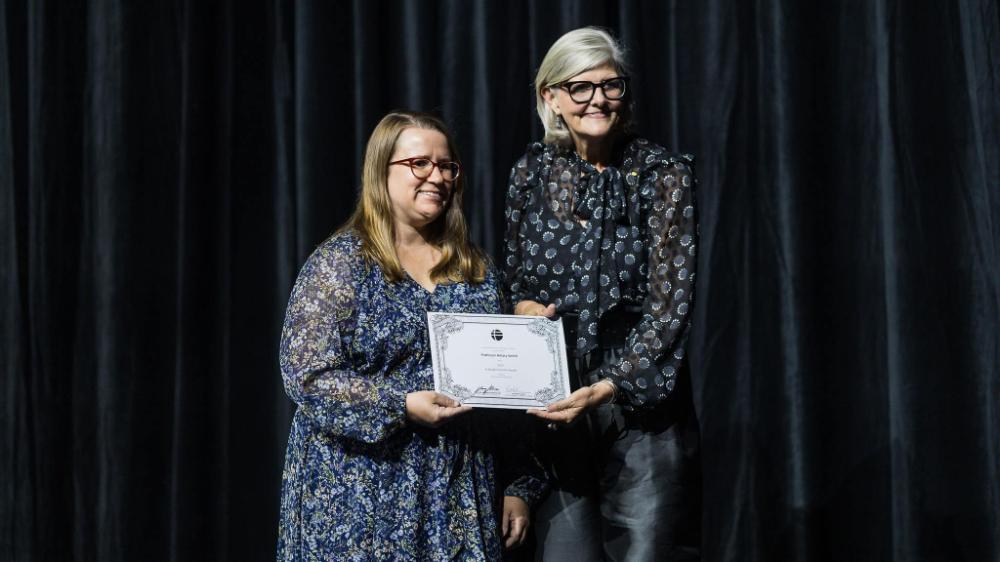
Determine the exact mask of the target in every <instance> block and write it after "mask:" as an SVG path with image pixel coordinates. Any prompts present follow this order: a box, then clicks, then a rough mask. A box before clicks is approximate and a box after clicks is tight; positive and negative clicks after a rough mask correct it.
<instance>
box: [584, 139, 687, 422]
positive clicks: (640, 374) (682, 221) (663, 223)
mask: <svg viewBox="0 0 1000 562" xmlns="http://www.w3.org/2000/svg"><path fill="white" fill-rule="evenodd" d="M693 164H694V163H693V159H692V158H691V157H690V156H671V157H664V158H663V159H661V160H659V161H658V162H656V163H655V164H653V165H651V166H650V167H648V168H646V169H645V170H643V172H642V178H641V182H642V185H641V193H640V195H641V197H642V199H643V201H644V206H645V212H644V213H643V214H644V215H645V217H646V222H647V228H646V235H645V237H646V240H645V247H646V252H647V254H646V256H647V268H648V269H647V271H648V283H649V290H648V293H647V297H646V299H645V302H643V306H642V312H643V314H642V319H641V320H640V321H639V323H638V324H637V325H635V326H633V327H632V328H631V330H630V331H629V335H628V338H627V340H626V341H627V343H628V345H627V347H626V349H625V351H624V353H623V354H622V357H621V359H620V360H619V361H618V362H617V363H616V364H613V365H610V366H607V367H605V368H604V369H602V370H603V371H604V372H603V373H601V374H602V375H603V376H606V377H607V378H609V379H611V381H612V382H613V383H615V385H616V386H617V387H618V389H619V392H620V394H621V396H620V398H622V399H623V400H622V401H623V402H625V403H627V404H630V405H632V406H635V407H653V406H655V405H656V404H658V403H660V402H662V401H663V400H665V399H666V398H667V396H668V395H669V394H670V392H671V391H672V390H673V388H674V385H675V378H676V375H677V370H678V368H679V367H680V365H681V363H682V362H683V360H684V346H685V343H686V341H687V335H688V331H689V328H690V307H691V302H692V296H693V289H694V277H695V246H696V242H697V237H698V229H697V217H696V213H695V192H694V188H695V176H694V170H693Z"/></svg>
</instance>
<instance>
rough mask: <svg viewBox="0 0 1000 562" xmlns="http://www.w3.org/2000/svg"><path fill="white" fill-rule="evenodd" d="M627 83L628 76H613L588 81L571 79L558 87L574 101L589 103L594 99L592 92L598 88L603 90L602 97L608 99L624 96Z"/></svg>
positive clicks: (617, 98)
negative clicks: (599, 80)
mask: <svg viewBox="0 0 1000 562" xmlns="http://www.w3.org/2000/svg"><path fill="white" fill-rule="evenodd" d="M627 85H628V76H615V77H614V78H608V79H607V80H602V81H601V82H588V81H586V80H573V81H570V82H563V83H562V84H559V87H560V88H562V89H563V90H566V93H568V94H569V99H571V100H573V101H574V102H576V103H590V100H592V99H594V92H595V91H597V88H600V89H601V91H602V92H604V97H605V98H607V99H609V100H620V99H622V98H623V97H625V87H626V86H627Z"/></svg>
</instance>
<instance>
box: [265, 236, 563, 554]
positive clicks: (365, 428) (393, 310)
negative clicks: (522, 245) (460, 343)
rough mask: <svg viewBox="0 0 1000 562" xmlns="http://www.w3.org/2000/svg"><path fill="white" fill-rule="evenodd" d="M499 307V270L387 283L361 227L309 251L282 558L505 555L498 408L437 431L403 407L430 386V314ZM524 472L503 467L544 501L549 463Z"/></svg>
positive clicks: (294, 328)
mask: <svg viewBox="0 0 1000 562" xmlns="http://www.w3.org/2000/svg"><path fill="white" fill-rule="evenodd" d="M500 310H501V298H500V292H499V289H498V285H497V276H496V274H495V273H494V272H493V271H492V270H491V271H490V272H489V273H488V276H487V279H486V281H485V282H484V283H481V284H478V285H474V284H468V283H449V284H441V285H438V287H437V288H436V289H435V290H434V291H433V292H429V291H427V290H426V289H424V288H423V287H421V286H420V285H419V284H418V283H416V282H415V281H414V280H412V279H410V278H407V279H405V280H403V281H401V282H398V283H390V282H388V281H386V279H385V277H384V275H383V273H382V271H381V269H380V268H379V267H378V266H377V265H373V264H371V263H369V262H367V261H366V260H364V259H363V258H362V257H361V254H360V241H359V239H358V238H357V236H355V235H354V234H352V233H342V234H338V235H336V236H334V237H332V238H330V239H329V240H327V241H326V242H325V243H324V244H322V245H321V246H320V247H319V248H318V249H317V250H316V251H315V252H314V253H313V254H312V256H310V257H309V259H308V261H307V262H306V264H305V265H304V266H303V268H302V271H301V272H300V274H299V278H298V280H297V281H296V284H295V287H294V289H293V291H292V296H291V299H290V302H289V305H288V311H287V315H286V319H285V325H284V329H283V333H282V339H281V350H280V360H281V361H280V362H281V371H282V377H283V379H284V384H285V390H286V391H287V393H288V395H289V396H290V397H291V398H292V400H294V401H295V402H296V404H297V405H298V408H297V410H296V412H295V416H294V418H293V421H292V428H291V432H290V435H289V440H288V450H287V454H286V460H285V469H284V474H283V481H282V491H281V521H280V529H279V540H278V559H279V560H295V561H300V560H301V561H311V560H345V561H353V560H435V561H437V560H496V559H499V558H500V548H501V547H500V539H499V537H498V532H497V522H498V514H497V506H498V505H499V504H498V484H497V476H496V474H495V469H494V457H495V456H497V455H498V454H504V452H505V451H504V450H500V449H503V447H498V443H501V440H500V439H498V438H497V436H496V435H495V434H494V433H493V431H494V430H496V429H499V428H498V427H497V426H498V424H497V423H496V421H495V420H490V419H488V418H489V417H490V416H496V415H497V414H496V413H483V412H470V413H468V414H464V415H462V416H460V417H458V418H456V419H454V420H453V421H451V422H450V423H448V424H446V425H444V426H443V427H441V428H437V429H429V428H424V427H421V426H417V425H414V424H410V423H408V422H407V421H406V415H405V396H406V394H407V393H408V392H413V391H418V390H430V389H433V386H434V385H433V377H432V374H431V364H430V354H429V343H428V337H427V321H426V312H428V311H449V312H475V313H497V312H500ZM506 452H507V453H509V451H506ZM508 456H509V457H510V458H515V459H517V458H521V457H519V456H516V455H514V456H511V455H509V454H508ZM526 467H527V468H526ZM506 468H507V469H508V470H509V471H511V472H517V471H518V470H521V469H522V468H523V469H524V471H525V472H527V471H529V470H530V469H531V466H530V464H524V465H520V464H517V463H515V462H511V463H510V464H508V465H507V467H506ZM515 476H516V477H506V476H504V477H501V478H503V479H504V482H503V484H505V485H506V490H505V491H504V493H505V494H507V495H515V496H519V497H521V498H523V499H525V500H526V501H527V502H528V503H529V505H530V504H533V503H535V501H537V499H538V497H539V496H540V495H541V494H542V493H543V487H544V483H543V475H542V474H541V473H536V474H527V473H522V474H516V475H515Z"/></svg>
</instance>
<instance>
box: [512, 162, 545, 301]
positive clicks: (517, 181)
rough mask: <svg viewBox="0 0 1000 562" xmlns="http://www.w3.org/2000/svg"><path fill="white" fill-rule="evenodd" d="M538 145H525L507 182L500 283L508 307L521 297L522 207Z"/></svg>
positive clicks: (532, 179) (527, 195)
mask: <svg viewBox="0 0 1000 562" xmlns="http://www.w3.org/2000/svg"><path fill="white" fill-rule="evenodd" d="M540 151H541V145H539V144H537V143H536V144H534V145H531V146H529V147H528V151H527V153H525V155H524V156H522V157H521V158H519V159H518V160H517V162H515V163H514V167H513V168H511V170H510V179H509V181H508V182H507V202H506V206H505V209H504V217H505V218H506V219H507V228H506V231H505V235H504V262H503V264H504V282H503V288H504V291H505V292H506V294H507V297H508V302H509V306H510V308H509V309H508V310H513V307H514V305H516V304H517V303H518V302H520V301H522V300H524V299H525V296H526V291H525V285H524V260H523V259H521V255H520V252H521V238H520V237H521V224H522V223H523V222H524V220H525V216H524V209H525V206H526V205H527V203H528V199H529V198H530V197H531V186H532V185H533V183H534V182H535V181H536V172H537V169H538V158H539V156H540Z"/></svg>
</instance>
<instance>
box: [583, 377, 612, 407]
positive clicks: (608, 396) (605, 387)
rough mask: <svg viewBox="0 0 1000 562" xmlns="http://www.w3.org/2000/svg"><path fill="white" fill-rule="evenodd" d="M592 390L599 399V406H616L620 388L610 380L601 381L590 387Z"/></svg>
mask: <svg viewBox="0 0 1000 562" xmlns="http://www.w3.org/2000/svg"><path fill="white" fill-rule="evenodd" d="M590 390H591V391H593V393H594V395H595V396H596V397H597V405H598V406H603V405H605V404H614V403H615V401H616V400H617V398H618V387H617V386H615V383H613V382H611V381H610V380H608V379H601V380H599V381H597V382H595V383H594V384H592V385H590Z"/></svg>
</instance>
